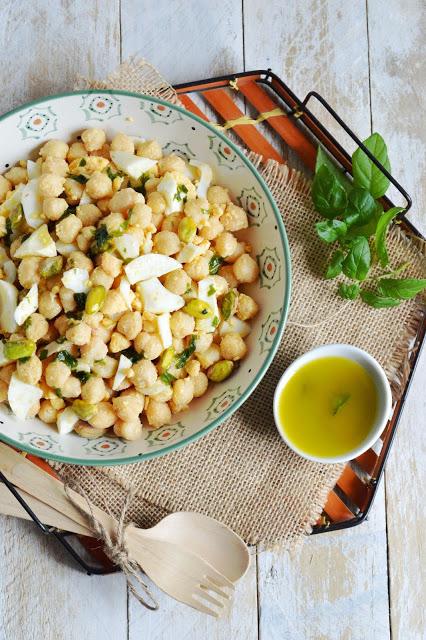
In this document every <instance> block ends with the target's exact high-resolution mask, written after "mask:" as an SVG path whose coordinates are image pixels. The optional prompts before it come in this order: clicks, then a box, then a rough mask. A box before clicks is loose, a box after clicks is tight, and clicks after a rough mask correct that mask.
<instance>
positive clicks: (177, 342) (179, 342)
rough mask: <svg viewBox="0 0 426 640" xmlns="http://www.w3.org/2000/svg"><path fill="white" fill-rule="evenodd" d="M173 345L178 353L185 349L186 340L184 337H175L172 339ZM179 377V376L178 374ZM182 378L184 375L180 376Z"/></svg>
mask: <svg viewBox="0 0 426 640" xmlns="http://www.w3.org/2000/svg"><path fill="white" fill-rule="evenodd" d="M172 346H173V349H174V350H175V352H176V353H180V352H181V351H183V350H184V349H185V342H184V340H183V338H173V340H172ZM177 377H179V376H177ZM180 377H181V378H182V377H183V376H180Z"/></svg>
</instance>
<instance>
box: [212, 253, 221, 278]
mask: <svg viewBox="0 0 426 640" xmlns="http://www.w3.org/2000/svg"><path fill="white" fill-rule="evenodd" d="M223 262H224V261H223V258H221V257H220V256H218V255H214V256H212V257H211V258H210V260H209V273H210V275H211V276H215V275H216V273H217V272H218V271H219V269H220V267H221V266H222V265H223Z"/></svg>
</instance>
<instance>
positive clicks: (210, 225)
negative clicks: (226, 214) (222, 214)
mask: <svg viewBox="0 0 426 640" xmlns="http://www.w3.org/2000/svg"><path fill="white" fill-rule="evenodd" d="M222 231H223V224H222V223H221V221H220V220H219V218H217V217H216V216H212V217H211V218H209V219H208V221H207V222H206V224H205V225H204V226H203V228H202V229H201V230H200V236H201V237H202V238H204V240H214V239H215V238H217V237H218V236H219V235H220V234H221V233H222Z"/></svg>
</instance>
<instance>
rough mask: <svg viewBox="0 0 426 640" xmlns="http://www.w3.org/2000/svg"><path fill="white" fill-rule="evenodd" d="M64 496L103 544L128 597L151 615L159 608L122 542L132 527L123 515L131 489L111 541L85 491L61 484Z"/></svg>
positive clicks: (72, 484) (68, 483) (129, 501)
mask: <svg viewBox="0 0 426 640" xmlns="http://www.w3.org/2000/svg"><path fill="white" fill-rule="evenodd" d="M71 489H72V490H73V491H75V492H76V493H78V495H80V496H81V497H82V498H83V499H84V501H85V502H86V505H87V511H86V509H83V508H82V507H81V506H80V504H79V503H78V502H77V501H76V500H75V498H74V497H73V495H72V494H71V491H70V490H71ZM77 489H78V490H77ZM65 493H66V495H67V497H68V500H69V501H70V502H71V503H72V504H73V505H74V506H75V507H76V508H77V509H78V511H79V512H80V513H81V514H82V515H84V517H85V518H87V520H88V523H89V526H90V528H91V529H92V531H93V532H94V533H95V534H96V537H97V538H98V539H99V540H101V541H102V542H103V543H104V551H105V553H106V555H107V556H108V557H109V558H110V560H111V561H112V562H113V563H114V564H115V565H117V566H118V567H120V569H121V570H122V571H123V573H124V575H125V576H126V582H127V586H128V588H129V591H130V593H131V594H132V595H133V596H134V597H135V598H136V600H137V601H138V602H139V604H141V605H142V606H143V607H145V608H146V609H150V610H151V611H156V610H157V609H158V608H159V605H158V602H157V601H156V599H155V598H154V596H153V595H152V593H151V591H150V589H149V587H148V585H147V584H146V583H145V582H144V581H143V580H142V578H141V575H140V574H141V572H142V571H143V569H142V567H141V566H140V565H139V563H138V562H136V561H135V560H131V559H130V558H129V554H128V551H127V546H126V542H125V536H126V531H127V529H128V527H130V526H134V525H132V523H131V522H127V523H126V513H127V510H128V508H129V505H130V503H131V501H132V499H133V497H134V494H135V489H133V488H131V489H130V490H129V491H128V492H127V495H126V499H125V501H124V505H123V508H122V510H121V513H120V517H119V519H118V521H117V526H116V530H115V532H114V537H112V536H111V535H110V534H109V532H108V531H107V529H106V528H105V527H104V526H103V524H102V523H101V522H100V521H99V520H98V519H97V518H96V516H95V514H94V512H93V506H92V503H91V502H90V500H89V498H88V496H87V494H86V493H85V491H84V490H83V489H82V488H81V487H80V486H77V485H75V483H73V482H67V483H66V484H65ZM132 579H133V580H135V581H136V582H137V584H138V587H139V589H138V588H136V587H135V586H134V584H133V582H132Z"/></svg>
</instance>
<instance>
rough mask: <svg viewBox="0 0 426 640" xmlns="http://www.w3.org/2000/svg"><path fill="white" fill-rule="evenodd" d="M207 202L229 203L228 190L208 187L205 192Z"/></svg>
mask: <svg viewBox="0 0 426 640" xmlns="http://www.w3.org/2000/svg"><path fill="white" fill-rule="evenodd" d="M207 200H208V201H209V202H210V203H211V204H226V203H227V202H230V201H231V198H230V197H229V192H228V189H225V188H224V187H219V186H213V187H209V189H208V190H207Z"/></svg>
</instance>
